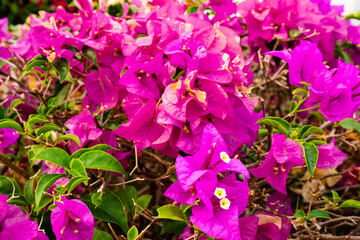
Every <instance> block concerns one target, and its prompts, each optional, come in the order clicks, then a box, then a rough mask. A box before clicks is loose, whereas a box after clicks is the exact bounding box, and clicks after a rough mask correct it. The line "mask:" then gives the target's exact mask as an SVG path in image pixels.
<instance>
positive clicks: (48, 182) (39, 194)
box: [35, 174, 65, 212]
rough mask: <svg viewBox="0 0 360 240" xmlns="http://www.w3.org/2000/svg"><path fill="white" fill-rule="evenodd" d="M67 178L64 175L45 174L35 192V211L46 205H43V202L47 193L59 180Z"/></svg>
mask: <svg viewBox="0 0 360 240" xmlns="http://www.w3.org/2000/svg"><path fill="white" fill-rule="evenodd" d="M61 177H65V175H63V174H44V175H42V176H41V178H40V180H39V182H38V185H37V186H36V190H35V206H36V207H35V211H37V212H38V211H39V210H40V209H41V208H42V207H44V205H45V204H46V203H44V204H41V200H42V199H43V198H44V196H45V194H44V192H46V191H47V190H48V189H49V188H50V187H51V186H52V185H53V184H54V183H55V182H56V181H57V180H58V179H59V178H61ZM45 206H46V205H45Z"/></svg>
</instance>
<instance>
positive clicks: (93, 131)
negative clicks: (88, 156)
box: [65, 109, 102, 146]
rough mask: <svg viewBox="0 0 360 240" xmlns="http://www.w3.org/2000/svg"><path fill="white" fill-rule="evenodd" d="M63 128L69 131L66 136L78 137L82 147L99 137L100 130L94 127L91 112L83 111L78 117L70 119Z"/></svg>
mask: <svg viewBox="0 0 360 240" xmlns="http://www.w3.org/2000/svg"><path fill="white" fill-rule="evenodd" d="M65 126H66V127H67V128H68V129H69V131H68V134H74V135H76V136H78V137H79V139H80V143H81V145H82V146H84V145H85V143H86V142H87V141H89V140H95V139H97V138H98V137H100V136H101V133H102V131H101V129H99V128H97V127H96V124H95V121H94V118H93V116H92V115H91V112H90V111H89V110H88V109H84V110H83V111H82V112H81V113H80V114H79V115H76V116H74V117H72V118H70V119H69V120H68V121H67V122H66V123H65Z"/></svg>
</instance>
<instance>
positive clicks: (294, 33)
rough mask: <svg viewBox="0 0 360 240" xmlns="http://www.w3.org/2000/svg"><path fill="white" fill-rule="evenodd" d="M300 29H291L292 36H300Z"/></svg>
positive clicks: (290, 34)
mask: <svg viewBox="0 0 360 240" xmlns="http://www.w3.org/2000/svg"><path fill="white" fill-rule="evenodd" d="M299 33H300V32H299V30H297V29H291V30H290V31H289V36H290V37H291V38H295V37H298V36H299Z"/></svg>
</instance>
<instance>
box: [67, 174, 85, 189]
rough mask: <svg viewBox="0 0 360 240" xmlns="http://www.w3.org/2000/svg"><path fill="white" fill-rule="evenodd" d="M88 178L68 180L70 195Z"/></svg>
mask: <svg viewBox="0 0 360 240" xmlns="http://www.w3.org/2000/svg"><path fill="white" fill-rule="evenodd" d="M88 179H89V178H84V177H73V178H71V179H70V180H69V182H68V184H67V189H68V192H69V193H71V192H72V191H73V190H74V189H75V188H76V187H77V186H78V185H79V184H81V183H82V182H84V181H87V180H88Z"/></svg>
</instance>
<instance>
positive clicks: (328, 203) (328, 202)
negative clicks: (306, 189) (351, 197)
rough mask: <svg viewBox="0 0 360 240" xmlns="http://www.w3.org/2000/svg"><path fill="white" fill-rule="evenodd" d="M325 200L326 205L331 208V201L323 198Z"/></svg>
mask: <svg viewBox="0 0 360 240" xmlns="http://www.w3.org/2000/svg"><path fill="white" fill-rule="evenodd" d="M322 199H324V200H325V202H326V204H327V205H328V206H329V207H330V200H329V199H328V198H327V197H325V196H324V197H322Z"/></svg>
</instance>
